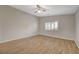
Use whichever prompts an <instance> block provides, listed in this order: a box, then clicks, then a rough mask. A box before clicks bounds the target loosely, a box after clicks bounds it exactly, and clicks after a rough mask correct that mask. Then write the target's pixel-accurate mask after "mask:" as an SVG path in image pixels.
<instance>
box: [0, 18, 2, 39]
mask: <svg viewBox="0 0 79 59" xmlns="http://www.w3.org/2000/svg"><path fill="white" fill-rule="evenodd" d="M1 23H2V20H1V17H0V40H1V39H2V24H1Z"/></svg>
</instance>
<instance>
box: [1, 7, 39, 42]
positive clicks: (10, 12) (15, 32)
mask: <svg viewBox="0 0 79 59" xmlns="http://www.w3.org/2000/svg"><path fill="white" fill-rule="evenodd" d="M0 15H2V16H1V17H2V20H3V23H2V30H3V39H0V42H4V41H9V40H14V39H18V38H24V37H29V36H33V35H36V34H37V25H38V22H37V18H36V17H34V16H32V15H29V14H27V13H25V12H22V11H19V10H17V9H14V8H11V7H9V6H0Z"/></svg>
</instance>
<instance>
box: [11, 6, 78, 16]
mask: <svg viewBox="0 0 79 59" xmlns="http://www.w3.org/2000/svg"><path fill="white" fill-rule="evenodd" d="M40 6H41V7H43V8H45V9H46V12H43V13H34V12H35V10H36V5H11V7H13V8H16V9H19V10H21V11H24V12H26V13H29V14H32V15H35V16H38V17H44V16H53V15H65V14H74V13H75V12H76V11H77V9H78V7H79V6H78V5H40Z"/></svg>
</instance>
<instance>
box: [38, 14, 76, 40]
mask: <svg viewBox="0 0 79 59" xmlns="http://www.w3.org/2000/svg"><path fill="white" fill-rule="evenodd" d="M39 19H40V20H39V24H40V25H39V29H40V30H39V34H43V35H48V36H52V37H57V38H64V39H70V40H73V39H75V26H74V21H75V19H74V15H61V16H49V17H42V18H39ZM50 21H58V23H59V28H58V30H57V31H55V30H51V31H46V30H45V27H44V25H45V22H50Z"/></svg>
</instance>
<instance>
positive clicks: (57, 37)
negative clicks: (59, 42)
mask: <svg viewBox="0 0 79 59" xmlns="http://www.w3.org/2000/svg"><path fill="white" fill-rule="evenodd" d="M39 35H45V36H50V37H55V38H60V39H65V40H74V39H72V38H65V37H58V36H53V35H48V34H39Z"/></svg>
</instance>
